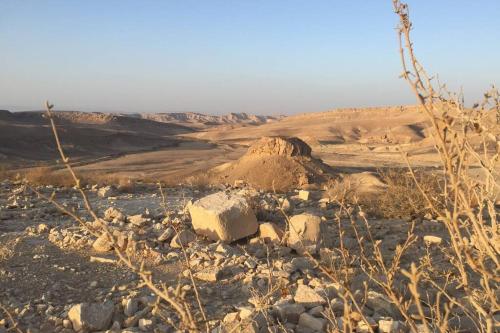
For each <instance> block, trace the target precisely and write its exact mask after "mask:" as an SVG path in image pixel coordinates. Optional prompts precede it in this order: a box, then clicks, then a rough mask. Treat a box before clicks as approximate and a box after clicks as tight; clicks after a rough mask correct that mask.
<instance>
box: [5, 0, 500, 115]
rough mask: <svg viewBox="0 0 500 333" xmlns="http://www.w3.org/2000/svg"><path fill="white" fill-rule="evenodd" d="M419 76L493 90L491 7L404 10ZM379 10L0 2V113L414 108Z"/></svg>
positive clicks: (264, 2)
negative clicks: (48, 106)
mask: <svg viewBox="0 0 500 333" xmlns="http://www.w3.org/2000/svg"><path fill="white" fill-rule="evenodd" d="M408 3H409V5H410V10H411V16H412V21H413V24H414V28H415V30H414V33H413V36H414V38H413V40H414V44H415V50H416V53H417V56H418V57H419V59H420V61H421V63H422V64H423V65H424V66H425V67H426V68H427V69H428V71H429V72H431V73H435V74H439V78H440V80H441V81H442V82H447V83H448V85H449V87H450V88H452V89H460V88H462V89H463V90H464V93H465V96H466V101H467V102H470V103H472V102H475V101H476V100H478V99H480V98H481V96H482V92H483V91H485V90H487V89H488V88H489V87H490V85H491V84H500V61H499V55H500V1H499V0H475V1H472V0H439V1H436V0H408ZM397 21H398V19H397V17H396V16H395V15H394V13H393V11H392V3H391V0H358V1H353V0H325V1H320V0H317V1H316V0H301V1H298V0H231V1H230V0H177V1H169V0H164V1H148V0H137V1H128V0H115V1H113V0H85V1H83V0H81V1H74V0H61V1H51V0H45V1H39V0H32V1H30V0H22V1H20V0H12V1H7V0H0V109H8V110H12V111H16V110H37V109H41V108H42V106H43V103H44V101H45V100H46V99H49V100H50V101H51V102H52V103H53V104H55V105H56V109H64V110H82V111H103V112H184V111H192V112H202V113H210V114H222V113H228V112H247V113H252V114H295V113H302V112H316V111H324V110H330V109H333V108H340V107H364V106H384V105H401V104H412V103H415V99H414V97H413V96H412V94H411V92H410V89H409V87H408V86H407V84H406V83H405V82H404V81H403V80H401V79H399V78H398V77H399V75H400V73H401V65H400V61H399V54H398V44H397V37H396V32H395V26H396V24H397Z"/></svg>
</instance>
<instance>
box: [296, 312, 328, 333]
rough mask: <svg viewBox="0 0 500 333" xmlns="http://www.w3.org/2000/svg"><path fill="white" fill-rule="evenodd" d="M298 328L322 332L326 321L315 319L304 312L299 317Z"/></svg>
mask: <svg viewBox="0 0 500 333" xmlns="http://www.w3.org/2000/svg"><path fill="white" fill-rule="evenodd" d="M299 326H301V327H306V328H310V329H312V330H314V331H317V332H324V330H325V328H326V319H322V318H315V317H313V316H311V315H310V314H309V313H307V312H304V313H303V314H301V315H300V317H299Z"/></svg>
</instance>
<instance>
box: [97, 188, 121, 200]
mask: <svg viewBox="0 0 500 333" xmlns="http://www.w3.org/2000/svg"><path fill="white" fill-rule="evenodd" d="M97 195H98V196H100V197H101V198H109V197H112V196H114V195H116V190H115V188H114V187H112V186H104V187H101V188H100V189H99V190H98V191H97Z"/></svg>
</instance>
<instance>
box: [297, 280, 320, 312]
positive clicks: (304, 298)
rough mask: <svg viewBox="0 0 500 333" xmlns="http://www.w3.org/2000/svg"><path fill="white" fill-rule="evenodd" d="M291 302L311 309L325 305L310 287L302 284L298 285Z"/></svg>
mask: <svg viewBox="0 0 500 333" xmlns="http://www.w3.org/2000/svg"><path fill="white" fill-rule="evenodd" d="M293 300H294V301H295V303H297V304H301V305H303V306H305V307H306V308H313V307H315V306H319V305H323V304H325V303H326V300H325V299H324V298H323V297H321V296H320V295H319V294H318V293H317V292H315V291H314V290H313V289H312V288H311V287H309V286H306V285H304V284H299V286H298V288H297V290H296V291H295V296H293Z"/></svg>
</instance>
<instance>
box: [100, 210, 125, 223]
mask: <svg viewBox="0 0 500 333" xmlns="http://www.w3.org/2000/svg"><path fill="white" fill-rule="evenodd" d="M104 219H105V220H106V221H110V222H111V221H117V222H124V221H125V215H123V213H122V212H121V211H119V210H118V209H116V208H115V207H109V208H108V209H106V211H105V212H104Z"/></svg>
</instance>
